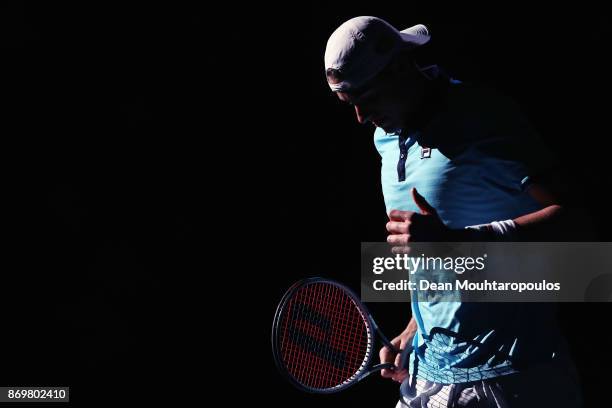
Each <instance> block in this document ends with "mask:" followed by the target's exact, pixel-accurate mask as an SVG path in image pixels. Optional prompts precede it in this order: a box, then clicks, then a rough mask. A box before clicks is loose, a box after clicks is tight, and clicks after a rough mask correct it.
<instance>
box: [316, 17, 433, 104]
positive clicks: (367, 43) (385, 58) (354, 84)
mask: <svg viewBox="0 0 612 408" xmlns="http://www.w3.org/2000/svg"><path fill="white" fill-rule="evenodd" d="M430 39H431V36H430V35H429V30H428V29H427V27H425V26H424V25H423V24H418V25H415V26H413V27H410V28H407V29H405V30H402V31H398V30H397V29H396V28H395V27H393V26H392V25H391V24H389V23H387V22H386V21H385V20H383V19H380V18H378V17H370V16H361V17H355V18H352V19H350V20H348V21H347V22H345V23H343V24H342V25H341V26H340V27H338V28H337V29H336V31H334V32H333V33H332V35H331V36H330V37H329V40H327V47H326V48H325V72H326V75H327V83H328V84H329V86H330V88H331V89H332V91H334V92H336V91H343V92H344V91H350V90H352V89H356V88H359V87H360V86H361V85H363V84H364V83H366V82H367V81H368V80H370V79H372V78H374V77H375V76H376V74H378V73H379V72H380V71H382V70H383V68H385V67H386V66H387V64H389V62H391V60H392V59H393V57H394V56H395V55H397V53H398V52H400V51H402V50H406V49H412V48H416V47H418V46H421V45H423V44H426V43H427V42H428V41H429V40H430Z"/></svg>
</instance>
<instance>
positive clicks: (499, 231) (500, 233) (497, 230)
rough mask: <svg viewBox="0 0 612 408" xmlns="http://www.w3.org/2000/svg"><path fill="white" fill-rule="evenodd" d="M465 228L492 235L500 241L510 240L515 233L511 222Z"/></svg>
mask: <svg viewBox="0 0 612 408" xmlns="http://www.w3.org/2000/svg"><path fill="white" fill-rule="evenodd" d="M465 228H466V229H472V230H476V231H486V232H489V233H492V234H493V235H494V236H495V237H497V239H499V240H501V241H507V240H508V241H509V240H511V239H512V238H513V237H514V235H515V232H516V224H515V223H514V221H512V220H505V221H493V222H491V223H490V224H480V225H469V226H467V227H465Z"/></svg>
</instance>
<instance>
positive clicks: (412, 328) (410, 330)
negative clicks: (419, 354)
mask: <svg viewBox="0 0 612 408" xmlns="http://www.w3.org/2000/svg"><path fill="white" fill-rule="evenodd" d="M417 330H418V326H417V323H416V320H414V317H411V318H410V321H409V322H408V326H407V327H406V329H405V330H404V334H406V335H409V336H410V338H412V337H414V335H415V334H416V332H417Z"/></svg>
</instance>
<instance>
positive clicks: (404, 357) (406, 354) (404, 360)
mask: <svg viewBox="0 0 612 408" xmlns="http://www.w3.org/2000/svg"><path fill="white" fill-rule="evenodd" d="M412 350H413V347H412V346H411V345H409V344H406V347H404V349H403V350H400V351H401V357H400V366H399V368H400V369H408V368H409V367H408V366H409V365H410V353H412Z"/></svg>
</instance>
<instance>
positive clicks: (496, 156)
mask: <svg viewBox="0 0 612 408" xmlns="http://www.w3.org/2000/svg"><path fill="white" fill-rule="evenodd" d="M424 141H425V142H428V145H426V146H423V144H424ZM374 143H375V145H376V149H377V150H378V152H379V153H380V156H381V159H382V167H381V182H382V190H383V194H384V200H385V205H386V209H387V213H389V212H390V211H391V210H394V209H397V210H409V211H415V212H418V211H419V210H418V208H417V207H416V204H415V203H414V202H413V200H412V196H411V194H410V190H411V188H412V187H416V188H417V190H418V191H419V193H420V194H421V195H423V196H424V197H425V199H426V200H427V201H428V202H429V203H430V204H431V205H432V206H433V207H434V208H435V209H436V210H437V212H438V215H439V216H440V218H441V219H442V221H443V222H444V224H445V225H446V226H448V227H450V228H454V229H456V228H464V227H465V226H468V225H476V224H483V223H489V222H492V221H497V220H507V219H512V218H516V217H518V216H520V215H524V214H527V213H530V212H533V211H537V210H538V209H540V208H541V207H540V205H539V204H538V203H537V202H535V201H534V200H533V199H532V198H531V196H530V195H529V194H528V193H527V192H525V184H526V183H528V182H529V180H530V179H531V177H533V176H534V173H537V172H539V171H541V169H542V168H546V166H547V164H548V161H549V160H550V159H549V156H548V154H547V153H546V151H545V149H544V148H543V147H542V145H541V144H540V142H539V138H538V136H537V134H535V132H534V130H533V129H532V128H531V126H530V125H529V123H528V122H527V120H526V119H525V117H524V116H523V115H522V114H521V113H520V110H519V109H518V107H517V106H516V105H515V104H514V103H513V102H512V101H511V100H510V99H508V98H505V97H503V96H501V95H500V94H497V93H495V92H493V91H490V90H487V89H480V88H476V87H473V86H470V85H467V84H463V83H460V82H458V81H454V80H452V81H451V83H450V85H449V90H448V93H447V95H446V103H445V104H444V106H443V108H442V109H441V111H440V112H439V113H438V114H437V116H435V117H434V119H433V120H432V121H430V123H429V124H428V125H427V126H426V127H425V128H424V129H423V130H421V131H413V132H397V133H390V134H388V133H385V131H383V130H382V129H380V128H377V129H376V131H375V133H374ZM429 146H435V147H433V148H430V149H424V148H425V147H429ZM411 306H412V314H413V317H414V318H415V319H416V322H417V324H418V333H417V335H416V336H415V338H414V343H413V345H414V348H415V353H413V354H412V356H411V367H412V370H413V372H414V371H416V375H417V377H418V378H421V379H424V380H429V381H434V382H438V383H444V384H450V383H461V382H468V381H476V380H481V379H486V378H492V377H497V376H500V375H506V374H511V373H514V372H517V371H518V370H519V369H520V367H521V366H523V365H529V364H530V363H531V362H535V361H546V359H550V358H551V357H552V355H553V352H554V345H555V344H556V341H555V337H556V336H557V335H558V334H557V331H556V330H555V326H554V324H553V323H552V321H553V314H552V311H551V310H552V308H551V307H550V305H542V304H518V303H504V304H500V303H498V304H492V303H466V302H463V303H462V302H442V301H441V302H423V301H421V302H417V301H415V300H414V299H413V300H412V304H411ZM434 328H443V329H445V330H450V331H451V332H453V333H456V334H457V335H458V336H457V337H455V336H452V335H448V334H444V333H440V332H436V330H433V333H432V329H434ZM466 338H467V339H471V340H472V342H465V341H463V340H460V339H466ZM544 339H546V340H544Z"/></svg>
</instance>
